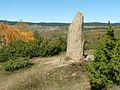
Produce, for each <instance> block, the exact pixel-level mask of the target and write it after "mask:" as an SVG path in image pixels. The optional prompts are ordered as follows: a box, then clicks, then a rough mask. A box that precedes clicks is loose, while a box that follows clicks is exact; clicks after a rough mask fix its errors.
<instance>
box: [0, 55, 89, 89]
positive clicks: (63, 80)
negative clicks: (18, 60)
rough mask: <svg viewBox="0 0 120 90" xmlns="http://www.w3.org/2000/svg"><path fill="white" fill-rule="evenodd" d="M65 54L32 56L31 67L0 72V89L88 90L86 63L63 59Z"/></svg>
mask: <svg viewBox="0 0 120 90" xmlns="http://www.w3.org/2000/svg"><path fill="white" fill-rule="evenodd" d="M64 58H65V54H60V55H57V56H53V57H47V58H41V57H39V58H33V59H32V60H33V62H34V63H35V65H33V66H32V67H31V68H26V69H23V70H19V71H14V72H3V71H2V69H0V70H1V73H0V90H89V89H90V85H89V81H88V78H87V74H86V73H87V72H86V69H85V65H86V63H83V64H81V63H79V62H74V61H72V60H70V61H64Z"/></svg>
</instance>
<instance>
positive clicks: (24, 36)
mask: <svg viewBox="0 0 120 90" xmlns="http://www.w3.org/2000/svg"><path fill="white" fill-rule="evenodd" d="M14 39H19V40H25V41H31V40H34V37H33V33H32V32H31V31H29V32H23V31H20V30H18V29H16V28H14V27H13V26H10V25H7V24H4V23H1V24H0V43H4V44H8V43H10V42H11V41H12V40H14Z"/></svg>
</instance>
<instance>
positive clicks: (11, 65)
mask: <svg viewBox="0 0 120 90" xmlns="http://www.w3.org/2000/svg"><path fill="white" fill-rule="evenodd" d="M31 65H33V63H32V62H31V61H30V60H29V58H23V57H18V58H17V59H15V60H9V61H8V62H6V63H5V64H4V66H3V67H4V68H5V70H6V71H13V70H18V69H20V68H25V67H30V66H31Z"/></svg>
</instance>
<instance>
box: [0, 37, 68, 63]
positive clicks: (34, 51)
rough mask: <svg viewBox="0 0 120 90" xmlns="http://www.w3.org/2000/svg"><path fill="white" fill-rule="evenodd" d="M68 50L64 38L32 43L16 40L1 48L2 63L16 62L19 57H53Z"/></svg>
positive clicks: (0, 59)
mask: <svg viewBox="0 0 120 90" xmlns="http://www.w3.org/2000/svg"><path fill="white" fill-rule="evenodd" d="M65 50H66V42H65V41H64V40H63V39H62V38H52V39H43V38H39V39H36V40H35V41H32V42H24V41H21V40H15V41H13V42H11V43H10V44H8V45H6V46H3V47H2V48H0V62H5V61H9V60H11V59H12V60H14V59H16V58H18V57H29V58H32V57H38V56H51V55H55V54H58V53H59V52H61V51H65Z"/></svg>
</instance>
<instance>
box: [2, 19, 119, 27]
mask: <svg viewBox="0 0 120 90" xmlns="http://www.w3.org/2000/svg"><path fill="white" fill-rule="evenodd" d="M1 22H3V23H7V24H10V25H15V24H16V23H17V21H6V20H0V23H1ZM26 23H28V24H29V25H41V26H69V25H70V23H45V22H40V23H33V22H26ZM84 25H85V26H107V25H108V24H107V23H101V22H89V23H84ZM112 25H113V26H118V25H120V23H112Z"/></svg>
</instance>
